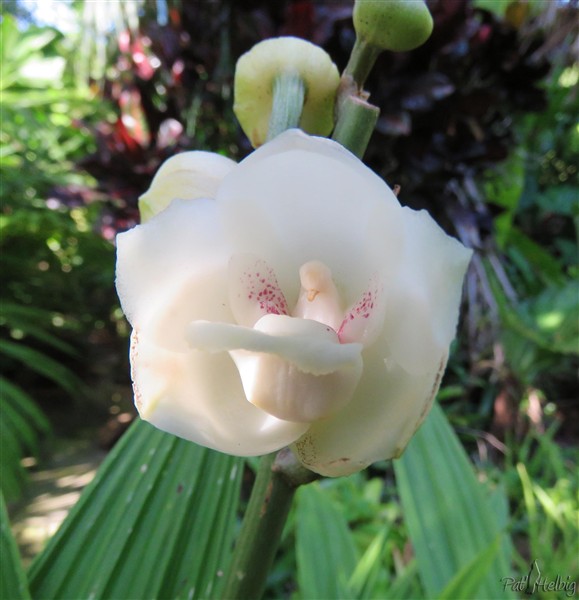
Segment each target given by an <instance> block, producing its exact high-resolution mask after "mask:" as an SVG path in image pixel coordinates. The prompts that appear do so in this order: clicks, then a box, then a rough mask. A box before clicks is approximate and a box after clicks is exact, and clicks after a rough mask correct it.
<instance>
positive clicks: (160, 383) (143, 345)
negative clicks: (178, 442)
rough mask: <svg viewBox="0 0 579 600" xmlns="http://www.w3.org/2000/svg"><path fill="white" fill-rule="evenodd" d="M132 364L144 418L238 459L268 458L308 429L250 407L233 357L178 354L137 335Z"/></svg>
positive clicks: (161, 427) (203, 353) (194, 353)
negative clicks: (244, 457)
mask: <svg viewBox="0 0 579 600" xmlns="http://www.w3.org/2000/svg"><path fill="white" fill-rule="evenodd" d="M131 364H132V377H133V382H134V391H135V402H136V404H137V407H138V409H139V413H140V414H141V417H142V418H143V419H145V420H146V421H149V422H150V423H151V424H153V425H155V426H156V427H158V428H159V429H162V430H164V431H168V432H170V433H172V434H173V435H177V436H179V437H182V438H184V439H187V440H190V441H192V442H195V443H197V444H202V445H203V446H206V447H208V448H213V449H215V450H219V451H221V452H227V453H228V454H234V455H237V456H256V455H260V454H267V453H269V452H273V451H275V450H279V449H280V448H282V447H283V446H286V445H287V444H290V443H291V442H293V441H295V440H296V439H297V438H298V437H299V436H300V435H302V434H303V433H304V432H305V431H306V430H307V428H308V425H307V424H304V423H294V422H290V421H285V420H283V421H282V420H280V419H276V418H275V417H273V416H272V415H270V414H268V413H266V412H264V411H262V410H260V409H259V408H256V407H255V406H254V405H253V404H251V403H249V402H247V400H246V399H245V394H244V392H243V387H242V385H241V381H240V379H239V374H238V372H237V368H236V366H235V364H234V363H233V361H232V360H231V358H230V356H229V355H228V354H227V353H220V354H208V353H206V352H198V351H195V350H190V351H188V352H172V351H169V350H165V349H163V348H161V347H159V346H158V345H157V344H154V343H151V342H150V340H148V339H147V338H146V337H144V336H142V335H141V332H139V330H135V332H134V333H133V339H132V351H131Z"/></svg>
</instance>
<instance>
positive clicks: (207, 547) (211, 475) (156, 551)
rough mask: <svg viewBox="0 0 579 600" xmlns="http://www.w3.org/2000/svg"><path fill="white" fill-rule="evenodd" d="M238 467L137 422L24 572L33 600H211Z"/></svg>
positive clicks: (229, 535)
mask: <svg viewBox="0 0 579 600" xmlns="http://www.w3.org/2000/svg"><path fill="white" fill-rule="evenodd" d="M242 466H243V461H242V459H240V458H235V457H231V456H227V455H224V454H220V453H217V452H214V451H211V450H208V449H206V448H202V447H200V446H197V445H195V444H193V443H191V442H187V441H185V440H182V439H179V438H177V437H174V436H171V435H169V434H166V433H163V432H161V431H159V430H157V429H155V428H153V427H152V426H151V425H149V424H147V423H145V422H143V421H140V420H138V421H137V422H136V423H134V424H133V425H132V426H131V428H130V429H129V431H128V432H127V433H126V434H125V435H124V436H123V438H121V441H120V442H119V443H118V444H117V445H116V446H115V448H114V449H113V451H112V452H111V453H110V454H109V456H108V457H107V459H106V461H105V462H104V463H103V465H102V467H101V468H100V469H99V471H98V473H97V476H96V477H95V479H94V480H93V482H92V483H91V484H90V485H89V486H88V487H87V488H86V490H85V491H84V492H83V494H82V496H81V498H80V500H79V501H78V503H77V504H76V505H75V507H74V509H73V510H72V511H71V513H70V514H69V516H68V517H67V519H66V520H65V521H64V523H63V525H62V526H61V528H60V530H59V531H58V532H57V533H56V535H55V536H54V537H53V538H52V539H51V540H50V542H49V544H48V545H47V547H46V549H45V550H44V551H43V552H42V553H41V554H40V555H39V556H38V557H37V559H36V560H35V561H34V563H33V564H32V566H31V569H30V586H31V590H32V593H33V595H34V597H37V598H59V599H65V598H74V599H76V598H89V597H90V598H93V599H98V598H106V599H107V600H108V599H113V598H119V599H125V598H209V597H215V595H216V588H217V586H218V585H219V583H220V580H221V579H220V578H221V575H222V573H223V572H225V570H226V569H227V566H228V562H229V558H230V552H231V545H232V541H233V533H234V529H235V514H236V508H237V504H238V499H239V488H240V482H241V474H242Z"/></svg>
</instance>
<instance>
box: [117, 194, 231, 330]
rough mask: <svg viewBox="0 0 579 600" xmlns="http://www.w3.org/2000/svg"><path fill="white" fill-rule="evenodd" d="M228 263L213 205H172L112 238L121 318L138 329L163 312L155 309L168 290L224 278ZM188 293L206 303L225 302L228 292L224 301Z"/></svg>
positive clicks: (208, 202)
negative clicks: (219, 274)
mask: <svg viewBox="0 0 579 600" xmlns="http://www.w3.org/2000/svg"><path fill="white" fill-rule="evenodd" d="M228 260H229V252H228V245H227V243H226V242H225V240H224V238H223V234H222V231H221V227H220V225H219V223H218V220H217V215H216V210H215V203H214V202H213V201H212V200H198V201H196V202H187V201H185V200H177V201H175V202H173V204H172V205H171V206H170V207H169V208H168V209H167V210H165V211H163V212H162V213H160V214H159V215H157V216H156V217H155V218H154V219H152V220H151V221H148V222H147V223H145V224H143V225H138V226H137V227H135V228H133V229H131V230H130V231H127V232H125V233H121V234H119V235H118V236H117V279H116V285H117V292H118V294H119V298H120V300H121V306H122V308H123V311H124V313H125V315H126V316H127V318H128V319H129V321H130V322H131V323H132V324H133V325H134V324H135V321H136V320H137V317H138V318H139V319H140V325H141V326H142V325H143V322H144V320H145V319H148V318H149V317H151V316H153V315H155V314H158V313H159V311H161V312H162V310H163V309H162V308H161V307H160V306H159V305H162V304H163V303H164V302H165V298H166V297H167V296H168V295H171V294H172V293H173V292H172V290H175V289H177V288H180V287H182V286H183V285H184V284H185V282H186V281H189V282H194V281H195V280H196V279H197V278H198V277H202V276H204V275H205V274H206V273H208V272H212V271H215V270H216V269H223V271H224V274H225V272H226V271H225V270H226V268H227V261H228ZM192 293H200V294H203V295H204V296H206V297H207V301H208V303H213V304H218V303H228V300H227V289H224V290H223V293H224V294H225V295H224V296H223V297H220V296H219V297H218V296H217V292H216V291H212V290H211V289H208V288H207V287H202V288H200V289H199V290H198V291H197V292H192ZM197 318H211V317H208V316H206V317H201V316H199V317H197ZM190 320H191V319H190ZM221 320H233V319H232V318H231V319H221Z"/></svg>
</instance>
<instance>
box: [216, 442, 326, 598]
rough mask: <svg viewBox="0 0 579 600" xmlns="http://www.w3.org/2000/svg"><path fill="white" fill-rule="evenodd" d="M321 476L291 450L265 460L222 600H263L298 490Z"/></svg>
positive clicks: (251, 499) (250, 500)
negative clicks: (268, 578) (304, 465)
mask: <svg viewBox="0 0 579 600" xmlns="http://www.w3.org/2000/svg"><path fill="white" fill-rule="evenodd" d="M317 478H318V476H317V475H316V474H315V473H312V471H308V470H307V469H305V468H304V467H302V466H301V465H300V464H299V463H298V461H297V460H296V458H295V457H294V455H293V454H292V452H291V450H289V449H287V448H286V449H284V450H281V451H280V452H279V453H278V454H277V455H276V453H275V452H274V453H272V454H267V455H266V456H263V457H262V458H261V461H260V464H259V469H258V471H257V476H256V479H255V483H254V485H253V489H252V491H251V497H250V499H249V504H248V506H247V510H246V513H245V517H244V519H243V524H242V526H241V531H240V532H239V538H238V540H237V544H236V546H235V552H234V555H233V559H232V562H231V565H230V567H229V572H228V574H227V579H226V581H225V587H224V589H223V595H222V598H223V599H224V600H247V599H248V598H261V596H262V594H263V591H264V589H265V585H266V581H267V575H268V573H269V570H270V568H271V565H272V564H273V559H274V557H275V554H276V552H277V549H278V547H279V543H280V540H281V536H282V533H283V528H284V525H285V522H286V520H287V516H288V514H289V510H290V508H291V503H292V500H293V497H294V494H295V491H296V489H297V488H298V487H299V486H300V485H303V484H305V483H309V482H310V481H314V480H315V479H317Z"/></svg>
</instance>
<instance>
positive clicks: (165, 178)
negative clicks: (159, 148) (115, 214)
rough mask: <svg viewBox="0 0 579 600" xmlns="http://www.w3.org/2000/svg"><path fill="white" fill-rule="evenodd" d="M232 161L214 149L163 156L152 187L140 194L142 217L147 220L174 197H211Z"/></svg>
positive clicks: (231, 165) (193, 198) (232, 165)
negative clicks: (216, 152)
mask: <svg viewBox="0 0 579 600" xmlns="http://www.w3.org/2000/svg"><path fill="white" fill-rule="evenodd" d="M235 165H236V163H235V161H233V160H231V159H230V158H226V157H225V156H221V155H220V154H214V153H213V152H203V151H201V150H198V151H193V152H182V153H181V154H176V155H175V156H172V157H171V158H169V159H168V160H166V161H165V162H164V163H163V164H162V165H161V168H160V169H159V170H158V171H157V173H156V175H155V177H154V178H153V181H152V182H151V187H150V188H149V189H148V190H147V191H146V192H145V193H144V194H143V195H142V196H141V197H140V198H139V209H140V211H141V221H142V222H145V221H148V220H149V219H150V218H151V217H153V216H154V215H156V214H157V213H159V212H161V211H162V210H164V209H165V208H167V206H169V204H170V203H171V201H172V200H174V199H175V198H180V199H182V200H196V199H198V198H214V197H215V194H216V193H217V188H218V187H219V184H220V183H221V180H222V179H223V178H224V177H225V175H227V173H229V171H231V169H232V168H233V167H235Z"/></svg>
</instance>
